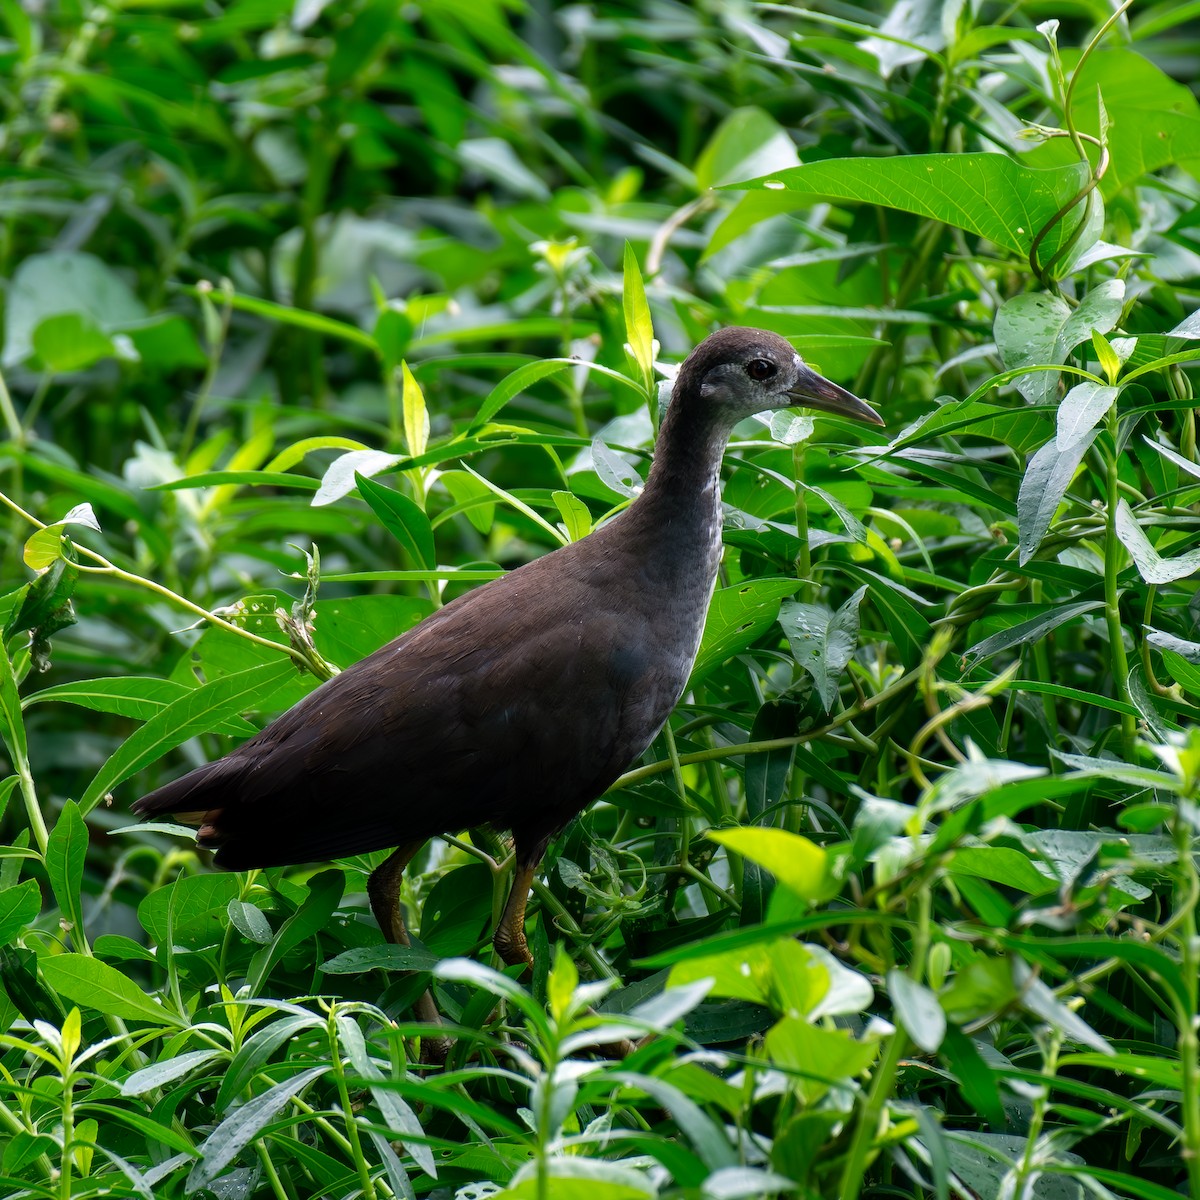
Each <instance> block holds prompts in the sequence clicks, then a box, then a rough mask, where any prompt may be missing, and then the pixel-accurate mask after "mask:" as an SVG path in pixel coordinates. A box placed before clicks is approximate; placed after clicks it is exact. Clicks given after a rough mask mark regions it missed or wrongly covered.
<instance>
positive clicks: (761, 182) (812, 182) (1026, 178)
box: [728, 153, 1087, 258]
mask: <svg viewBox="0 0 1200 1200" xmlns="http://www.w3.org/2000/svg"><path fill="white" fill-rule="evenodd" d="M1086 176H1087V169H1086V168H1085V167H1084V166H1083V165H1082V164H1074V165H1072V166H1066V167H1052V168H1050V169H1046V170H1039V169H1036V168H1033V167H1025V166H1022V165H1021V164H1020V163H1018V162H1017V161H1016V160H1014V159H1011V158H1009V157H1007V156H1006V155H1003V154H982V153H981V154H910V155H894V156H892V157H890V158H866V157H864V158H830V159H823V160H821V161H819V162H811V163H805V164H804V165H803V166H799V167H793V168H791V169H789V170H784V171H776V172H774V173H772V174H770V175H764V176H762V177H760V178H758V179H751V180H748V181H747V182H745V183H740V184H737V185H736V186H738V187H742V188H766V189H769V190H774V191H788V192H792V193H799V194H802V195H806V196H827V197H829V198H830V199H834V200H848V201H855V202H858V203H863V204H878V205H882V206H883V207H885V208H898V209H900V210H901V211H903V212H911V213H916V214H917V215H918V216H922V217H929V218H932V219H933V220H935V221H942V222H944V223H945V224H947V225H953V226H956V227H957V228H959V229H965V230H967V231H968V232H970V233H977V234H979V235H980V236H981V237H985V238H987V239H988V240H989V241H992V242H995V244H996V245H997V246H1000V247H1001V248H1003V249H1005V250H1009V251H1011V252H1012V253H1014V254H1017V255H1020V256H1021V257H1022V258H1026V257H1028V254H1029V249H1030V246H1031V245H1032V243H1033V239H1034V237H1035V236H1036V235H1037V233H1038V231H1039V230H1040V229H1041V228H1042V226H1043V225H1045V224H1046V223H1047V222H1048V221H1049V220H1050V219H1051V218H1052V217H1053V216H1054V214H1055V213H1056V212H1058V210H1059V209H1060V208H1061V207H1062V206H1063V205H1064V204H1066V203H1067V201H1068V200H1070V199H1071V197H1072V196H1074V195H1075V194H1076V193H1077V192H1078V191H1079V189H1080V187H1081V186H1082V184H1083V182H1084V179H1085V178H1086ZM728 186H734V185H728ZM1080 211H1082V210H1081V209H1079V208H1078V207H1077V208H1076V209H1075V210H1073V211H1072V213H1071V214H1070V215H1069V216H1068V217H1067V218H1066V220H1065V221H1062V222H1060V223H1059V225H1058V226H1057V227H1056V228H1055V229H1054V230H1053V231H1052V232H1051V233H1050V234H1049V235H1048V236H1047V237H1046V238H1045V239H1044V241H1043V243H1042V249H1041V252H1042V255H1043V256H1044V257H1049V255H1051V254H1053V253H1054V252H1055V251H1056V250H1057V249H1058V248H1059V246H1061V245H1062V243H1063V242H1064V241H1065V240H1066V239H1067V237H1069V236H1070V234H1071V233H1072V232H1073V230H1074V227H1075V224H1076V223H1077V222H1078V220H1079V216H1078V213H1079V212H1080Z"/></svg>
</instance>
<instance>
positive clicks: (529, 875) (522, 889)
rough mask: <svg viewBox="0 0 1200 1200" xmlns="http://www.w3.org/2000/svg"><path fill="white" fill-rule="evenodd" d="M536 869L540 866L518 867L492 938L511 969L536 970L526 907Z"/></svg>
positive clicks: (520, 865) (524, 864)
mask: <svg viewBox="0 0 1200 1200" xmlns="http://www.w3.org/2000/svg"><path fill="white" fill-rule="evenodd" d="M537 867H538V865H537V863H536V862H534V863H518V864H517V865H516V866H515V867H514V868H513V881H512V888H511V889H510V890H509V893H508V901H507V903H506V904H505V905H504V912H503V913H501V915H500V921H499V923H498V924H497V925H496V932H495V934H494V935H493V936H492V945H493V946H495V947H496V953H497V954H499V955H500V957H501V958H502V959H504V961H505V962H506V963H508V965H509V966H510V967H515V966H518V965H524V966H527V967H532V966H533V955H532V954H530V953H529V943H528V942H527V941H526V940H525V905H526V904H527V903H528V902H529V889H530V888H531V887H532V886H533V877H534V875H535V874H536V873H537Z"/></svg>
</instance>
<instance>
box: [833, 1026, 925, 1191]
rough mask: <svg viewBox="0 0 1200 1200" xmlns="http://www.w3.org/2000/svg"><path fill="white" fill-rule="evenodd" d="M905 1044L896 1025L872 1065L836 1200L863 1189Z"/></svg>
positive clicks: (903, 1035)
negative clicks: (881, 1052)
mask: <svg viewBox="0 0 1200 1200" xmlns="http://www.w3.org/2000/svg"><path fill="white" fill-rule="evenodd" d="M907 1048H908V1037H907V1035H906V1034H905V1033H904V1032H903V1031H902V1030H901V1029H900V1028H897V1029H896V1032H895V1033H893V1034H892V1036H891V1037H890V1038H889V1039H888V1046H887V1049H886V1050H885V1051H884V1054H883V1060H882V1061H881V1062H880V1064H879V1066H878V1067H876V1068H875V1075H874V1078H873V1079H872V1080H871V1091H870V1094H869V1095H868V1096H867V1100H866V1103H865V1104H864V1105H863V1107H862V1112H861V1113H860V1114H859V1118H858V1123H857V1124H856V1125H855V1127H854V1140H853V1141H852V1142H851V1144H850V1153H849V1155H848V1156H847V1158H846V1166H845V1169H844V1170H843V1172H842V1184H841V1188H840V1190H839V1191H838V1200H857V1198H858V1196H859V1193H860V1192H861V1191H862V1185H863V1175H864V1174H865V1173H866V1169H867V1158H868V1156H869V1155H870V1153H871V1147H872V1145H874V1142H875V1134H876V1131H877V1130H878V1129H879V1121H880V1118H881V1117H882V1116H883V1110H884V1107H885V1106H886V1104H887V1101H888V1097H889V1096H890V1095H891V1094H892V1085H893V1083H894V1082H895V1080H896V1073H897V1072H898V1071H899V1069H900V1060H901V1058H903V1057H904V1052H905V1050H906V1049H907Z"/></svg>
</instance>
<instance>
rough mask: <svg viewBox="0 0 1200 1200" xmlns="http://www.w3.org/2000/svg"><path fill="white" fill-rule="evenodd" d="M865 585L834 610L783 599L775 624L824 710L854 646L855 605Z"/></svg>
mask: <svg viewBox="0 0 1200 1200" xmlns="http://www.w3.org/2000/svg"><path fill="white" fill-rule="evenodd" d="M866 592H867V589H866V586H865V585H864V586H863V587H860V588H859V589H858V591H856V592H855V593H854V594H853V595H852V596H851V597H850V598H849V599H848V600H847V601H846V602H845V603H844V604H843V605H842V606H841V607H840V608H839V609H838V610H837V612H830V610H829V609H828V608H826V607H825V606H824V605H823V604H805V603H801V602H800V601H798V600H785V601H784V602H783V604H782V605H781V606H780V609H779V624H780V625H781V626H782V627H783V632H784V634H785V635H786V636H787V640H788V643H789V644H790V646H791V647H792V654H793V655H795V658H796V662H797V664H798V665H799V666H800V667H802V668H803V669H804V670H805V671H806V672H808V674H809V675H811V676H812V679H813V683H814V684H815V685H816V688H817V694H818V695H819V696H820V697H821V703H822V704H823V705H824V707H825V711H826V712H830V711H832V709H833V705H834V702H835V701H836V700H837V696H838V679H839V677H840V676H841V674H842V672H843V671H844V670H845V669H846V664H847V663H849V661H850V659H851V658H852V657H853V656H854V651H855V650H856V649H858V606H859V604H861V603H862V598H863V596H865V595H866Z"/></svg>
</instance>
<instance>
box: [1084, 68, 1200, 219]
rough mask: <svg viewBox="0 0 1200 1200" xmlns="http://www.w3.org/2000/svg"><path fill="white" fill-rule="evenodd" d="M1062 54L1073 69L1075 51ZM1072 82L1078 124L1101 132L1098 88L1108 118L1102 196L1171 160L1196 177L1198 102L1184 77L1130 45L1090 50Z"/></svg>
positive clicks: (1199, 131)
mask: <svg viewBox="0 0 1200 1200" xmlns="http://www.w3.org/2000/svg"><path fill="white" fill-rule="evenodd" d="M1063 59H1064V62H1065V64H1066V65H1067V67H1068V69H1071V68H1072V67H1073V66H1074V64H1075V62H1076V60H1077V59H1078V53H1077V52H1067V53H1064V55H1063ZM1074 84H1075V86H1074V88H1073V89H1072V95H1073V103H1072V106H1071V113H1072V116H1073V117H1074V119H1075V124H1076V126H1077V127H1078V128H1079V129H1081V130H1083V131H1084V132H1086V133H1091V134H1098V133H1099V132H1100V130H1099V126H1098V117H1097V111H1096V92H1097V89H1099V91H1100V94H1101V95H1102V96H1103V97H1104V107H1105V108H1106V109H1107V110H1108V113H1109V114H1110V116H1111V118H1112V124H1111V127H1110V128H1109V129H1108V132H1107V140H1108V147H1109V152H1110V155H1111V158H1110V161H1109V167H1108V170H1107V171H1106V172H1105V174H1104V176H1103V178H1102V179H1101V180H1100V187H1101V189H1102V190H1103V192H1104V195H1105V196H1106V197H1112V196H1115V195H1116V194H1117V193H1118V192H1120V191H1122V190H1124V189H1125V188H1128V187H1129V186H1130V185H1131V184H1133V183H1136V182H1137V181H1138V180H1139V179H1141V178H1142V177H1143V176H1144V175H1147V174H1149V173H1150V172H1152V171H1158V170H1160V169H1161V168H1163V167H1165V166H1168V165H1170V164H1177V165H1179V166H1180V167H1182V168H1183V169H1184V170H1185V171H1187V172H1189V174H1191V175H1192V177H1193V178H1200V104H1198V103H1197V100H1196V97H1195V96H1194V95H1193V94H1192V92H1191V91H1189V90H1188V88H1187V86H1186V85H1185V83H1184V82H1176V81H1175V80H1173V79H1171V78H1170V77H1169V76H1168V75H1167V74H1166V73H1165V72H1164V71H1163V70H1162V69H1161V68H1160V67H1158V66H1155V65H1154V64H1153V63H1152V62H1150V61H1149V60H1148V59H1147V58H1145V57H1143V56H1142V55H1141V54H1139V53H1137V51H1136V50H1134V49H1132V48H1131V47H1126V46H1120V47H1116V46H1114V47H1112V48H1110V49H1102V50H1098V51H1096V52H1095V53H1093V54H1090V55H1089V56H1088V59H1087V62H1086V63H1085V64H1084V65H1083V68H1082V70H1081V71H1080V72H1079V78H1078V79H1076V80H1074Z"/></svg>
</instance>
